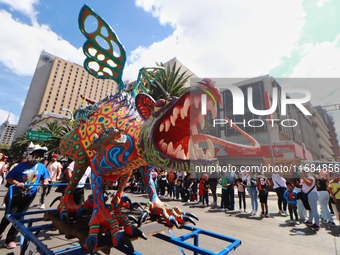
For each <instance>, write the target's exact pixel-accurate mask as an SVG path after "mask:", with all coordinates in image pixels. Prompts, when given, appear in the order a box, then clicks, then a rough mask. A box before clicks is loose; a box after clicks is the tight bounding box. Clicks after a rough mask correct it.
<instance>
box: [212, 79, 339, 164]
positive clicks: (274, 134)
mask: <svg viewBox="0 0 340 255" xmlns="http://www.w3.org/2000/svg"><path fill="white" fill-rule="evenodd" d="M218 83H219V82H218V80H217V84H218ZM231 84H233V85H235V86H237V87H239V88H240V89H241V90H242V92H243V95H244V101H245V105H244V109H245V110H244V115H234V114H233V95H232V93H231V92H230V90H229V89H227V90H222V91H221V95H222V102H223V106H222V107H219V108H218V110H217V119H224V118H225V117H228V118H229V119H230V120H232V121H233V123H235V124H237V125H238V126H239V127H240V128H241V129H243V130H244V131H245V132H247V133H248V134H250V135H251V136H252V137H254V138H255V139H256V140H257V141H258V142H259V143H260V145H261V149H260V151H259V152H256V153H245V152H238V151H235V150H232V149H229V148H215V150H216V155H217V157H219V161H220V164H232V165H240V164H243V165H261V164H263V163H264V158H272V162H274V161H275V162H276V161H277V160H279V159H287V160H288V161H289V160H290V159H292V160H293V159H299V160H310V161H313V160H319V159H322V160H325V159H327V161H334V160H335V157H334V155H335V153H334V150H333V149H334V148H333V146H332V143H331V136H330V134H329V129H328V127H327V125H326V124H325V122H324V121H323V119H322V118H321V116H320V114H319V113H318V111H317V110H316V109H315V108H314V107H313V106H312V105H311V104H310V103H309V102H308V103H307V104H304V106H305V108H306V109H307V110H308V111H309V112H310V113H311V114H312V115H305V114H304V113H303V112H301V110H300V109H299V108H298V107H296V106H295V105H293V104H291V105H287V114H286V115H282V114H281V113H282V111H281V110H282V109H281V92H282V88H281V86H280V85H279V83H278V82H277V81H276V80H275V79H274V78H273V77H271V76H269V75H266V76H260V77H255V78H252V79H247V80H243V81H236V82H232V83H231ZM249 87H251V88H252V93H253V95H252V98H253V106H254V108H255V109H257V110H267V109H269V108H270V106H271V102H273V88H276V89H277V93H278V96H277V100H278V101H277V107H276V110H275V112H274V113H272V114H271V115H270V116H259V115H255V114H253V113H252V112H251V111H250V110H249V108H248V105H247V101H248V96H249V95H248V88H249ZM266 97H267V98H266ZM287 98H289V96H287ZM268 104H269V105H268ZM208 116H209V117H208V118H209V122H210V123H213V122H212V116H211V114H209V115H208ZM269 119H273V120H274V119H275V121H272V122H271V121H269ZM248 121H250V122H248ZM249 123H251V124H249ZM282 123H284V124H282ZM206 132H208V133H210V134H212V135H214V136H218V137H220V138H223V139H226V140H228V141H231V142H235V143H240V144H247V145H252V144H251V143H250V142H249V141H248V140H247V139H246V138H245V137H244V136H242V135H241V134H239V133H238V132H237V131H236V130H235V129H234V128H232V127H231V126H230V125H229V124H225V125H216V126H215V127H213V126H212V125H210V127H209V129H208V130H207V131H206Z"/></svg>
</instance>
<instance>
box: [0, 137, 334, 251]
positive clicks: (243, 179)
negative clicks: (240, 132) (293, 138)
mask: <svg viewBox="0 0 340 255" xmlns="http://www.w3.org/2000/svg"><path fill="white" fill-rule="evenodd" d="M46 153H47V148H46V147H40V146H39V145H33V144H32V145H31V146H30V147H29V148H28V150H27V152H26V153H25V155H23V156H22V157H20V158H18V159H17V160H16V161H13V162H8V158H7V157H6V156H5V154H4V153H2V152H0V178H1V179H0V183H1V184H5V183H6V185H5V186H6V188H9V187H10V185H15V187H14V188H13V196H12V203H11V206H9V204H8V203H9V192H7V193H6V195H5V196H4V199H3V204H2V206H1V209H7V212H8V213H19V212H25V211H26V210H27V209H28V208H29V206H30V205H31V203H32V202H33V200H34V198H35V197H36V195H37V194H38V190H39V187H37V186H29V185H32V184H39V183H40V184H42V185H43V186H42V188H41V189H40V191H41V192H40V193H41V194H40V199H39V201H40V205H39V206H40V209H45V197H46V196H48V195H49V194H50V192H51V188H52V186H49V185H48V184H54V183H56V182H65V183H67V182H69V180H70V178H71V176H72V171H73V168H74V162H72V161H68V162H64V163H63V164H61V163H60V162H59V161H58V159H59V155H58V154H52V155H50V156H49V160H47V159H46V158H44V155H46ZM142 171H143V168H140V169H135V170H134V171H133V173H132V174H131V177H130V179H129V181H128V182H127V184H126V186H125V189H124V191H125V192H131V193H136V194H141V193H145V192H146V189H145V186H144V183H143V179H142ZM90 175H91V168H90V167H88V168H87V170H86V172H85V174H84V176H83V178H82V179H81V180H80V182H79V185H78V186H77V188H76V191H75V193H74V197H73V199H74V202H75V203H76V204H82V203H83V202H84V185H83V183H85V182H88V181H89V180H88V179H89V178H90ZM196 176H197V175H195V176H192V175H191V174H190V172H186V173H183V172H175V171H167V170H164V169H159V168H153V169H152V170H151V179H152V180H153V182H154V184H155V188H156V192H157V194H158V195H159V197H160V198H164V197H166V198H167V199H171V200H178V201H182V202H196V203H200V204H202V206H203V207H207V206H211V207H215V208H219V209H220V210H221V211H225V212H227V211H234V210H235V208H236V206H235V204H236V201H235V194H237V197H238V212H239V213H241V212H242V211H243V212H244V213H248V211H247V203H246V195H248V196H249V198H250V202H251V204H250V206H251V211H250V212H249V213H250V214H251V215H258V210H259V209H260V210H261V211H260V213H259V215H260V216H261V217H269V210H268V203H267V202H268V194H269V191H270V190H273V191H275V193H276V195H277V206H278V213H279V214H280V215H289V216H290V220H291V223H292V224H294V225H296V224H299V221H300V222H301V220H302V221H304V223H305V224H306V225H307V226H308V227H311V228H313V229H316V230H318V229H320V223H322V224H326V225H328V226H336V224H335V223H334V220H333V217H334V216H335V217H336V219H337V220H340V217H339V216H340V215H339V212H340V174H339V173H333V174H332V175H330V173H329V172H327V171H324V172H319V173H318V174H315V173H311V172H310V171H309V169H308V168H303V169H300V173H299V176H296V177H295V178H289V179H288V181H287V180H286V178H285V176H284V175H283V173H282V172H281V173H280V172H278V173H273V174H272V175H271V176H268V175H264V174H261V173H254V172H236V173H235V172H225V173H222V175H221V176H219V177H218V178H216V177H215V176H214V178H212V176H211V177H210V176H209V175H208V174H203V175H202V177H201V178H197V177H196ZM268 177H271V178H268ZM118 184H119V180H118V181H117V182H116V183H107V184H106V185H105V186H106V187H107V188H108V189H110V188H111V189H117V187H118ZM65 187H66V186H59V187H58V188H57V189H56V190H55V191H56V192H60V193H63V192H64V191H65ZM218 187H220V189H221V199H220V204H219V205H218V196H217V188H218ZM235 189H236V190H235ZM235 191H236V192H235ZM210 194H211V196H210ZM210 197H211V198H210ZM211 199H212V203H210V202H209V200H211ZM259 202H260V207H259ZM318 205H320V208H321V215H319V211H320V210H319V208H318ZM287 209H288V212H287ZM236 210H237V209H236ZM333 215H334V216H333ZM307 216H308V217H307ZM320 216H321V217H320ZM320 218H321V222H320ZM9 223H10V222H9V221H8V220H7V219H6V218H5V217H3V219H2V220H1V222H0V239H1V238H2V236H3V233H4V231H5V229H6V227H7V226H8V225H9ZM17 233H18V231H17V230H16V229H15V228H14V227H13V226H12V227H11V229H10V230H9V231H8V234H7V237H6V241H5V244H6V247H7V248H8V249H12V248H15V247H16V243H15V237H16V235H17Z"/></svg>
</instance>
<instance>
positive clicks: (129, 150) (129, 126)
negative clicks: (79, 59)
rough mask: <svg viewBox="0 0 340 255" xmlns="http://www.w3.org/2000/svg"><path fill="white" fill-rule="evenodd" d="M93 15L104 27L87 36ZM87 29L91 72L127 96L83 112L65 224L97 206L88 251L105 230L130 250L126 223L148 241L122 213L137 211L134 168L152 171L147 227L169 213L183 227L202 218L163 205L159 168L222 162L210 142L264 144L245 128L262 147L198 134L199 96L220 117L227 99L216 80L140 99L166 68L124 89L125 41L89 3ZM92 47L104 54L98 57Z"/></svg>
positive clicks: (74, 135) (147, 181)
mask: <svg viewBox="0 0 340 255" xmlns="http://www.w3.org/2000/svg"><path fill="white" fill-rule="evenodd" d="M90 15H92V16H94V17H95V18H96V19H97V20H98V29H97V30H95V31H94V32H92V33H87V32H86V31H85V22H86V18H87V17H88V16H90ZM79 26H80V28H81V31H82V32H83V34H84V35H85V36H86V38H87V39H88V40H87V41H86V42H85V44H84V52H85V54H86V56H87V59H86V60H85V63H84V65H85V68H86V69H87V70H88V71H89V72H90V73H92V74H94V75H95V76H96V77H101V78H104V79H106V78H112V79H114V80H115V81H116V82H117V84H118V89H119V91H118V92H117V94H115V95H111V96H108V97H106V98H105V99H103V100H101V101H99V102H97V103H94V102H91V101H90V100H88V102H90V103H91V104H93V103H94V104H93V105H89V106H87V107H86V108H84V109H79V110H78V111H77V112H76V114H75V121H77V124H76V126H75V128H74V129H73V130H72V131H70V132H69V133H68V134H67V135H66V136H65V137H64V138H63V140H62V142H61V147H60V150H61V153H62V154H64V155H67V156H68V157H70V158H72V159H74V161H75V165H74V171H73V175H72V178H71V180H70V182H69V185H68V186H67V188H66V192H65V194H64V196H63V197H62V198H61V200H60V204H59V206H58V210H59V212H60V217H61V218H62V219H68V215H69V213H78V214H82V213H83V212H84V208H93V211H92V217H91V220H90V223H89V227H90V231H89V237H88V239H87V241H86V247H87V248H89V249H90V250H91V251H93V249H94V248H95V247H96V245H97V242H98V233H99V232H106V231H110V234H111V237H112V242H113V244H114V245H127V246H128V247H129V248H130V249H132V250H133V247H132V244H131V242H130V241H129V239H128V238H126V236H124V235H122V234H121V233H119V231H118V230H119V228H118V227H119V223H120V224H122V225H123V226H124V230H125V232H126V233H127V234H129V235H135V236H141V237H144V235H143V233H142V232H141V231H140V230H139V229H138V228H137V227H135V226H134V225H133V221H131V220H129V217H128V216H127V215H125V214H123V213H122V212H121V210H120V208H121V207H122V206H125V205H130V206H133V204H131V202H129V201H128V200H127V199H125V198H124V197H123V193H122V191H123V189H124V187H125V184H126V182H127V181H128V179H129V176H130V174H131V172H132V170H134V169H136V168H139V167H141V166H142V167H144V171H143V173H142V177H143V181H144V185H145V187H146V190H147V192H148V194H149V198H150V202H148V203H147V204H146V207H145V208H144V211H143V212H142V215H141V217H140V221H139V225H140V224H141V223H142V222H143V220H144V219H145V218H146V217H147V215H148V214H149V213H155V214H158V215H160V216H162V217H163V218H164V220H165V221H166V222H167V224H169V225H176V226H178V223H185V222H187V221H190V222H192V223H194V221H193V220H192V218H191V217H193V218H196V216H194V215H193V214H190V213H186V212H184V211H181V210H180V209H179V208H177V207H170V206H168V205H167V204H165V203H163V202H161V201H160V199H159V198H158V196H157V193H156V189H155V185H154V183H153V180H152V178H151V166H155V167H158V168H163V169H168V170H173V171H187V172H188V171H191V170H192V169H194V167H195V165H200V166H209V165H215V164H216V163H217V162H218V161H217V159H216V158H215V153H214V149H213V145H212V143H211V141H210V140H214V143H217V144H220V145H223V146H227V147H232V148H235V149H237V150H243V151H256V150H258V149H259V148H260V146H259V144H258V143H257V141H256V140H255V139H253V138H252V137H250V136H249V135H247V134H246V133H244V132H243V131H242V130H239V131H240V132H241V133H242V134H243V135H244V136H245V137H247V139H249V140H250V141H251V142H252V143H253V145H254V146H244V145H238V144H234V143H231V142H228V141H224V140H221V139H218V138H214V137H212V136H209V135H203V134H197V126H198V125H200V126H201V127H202V125H203V122H202V120H204V117H203V116H202V115H201V111H200V104H197V100H196V99H197V98H198V97H199V98H200V96H201V94H202V93H207V92H208V94H209V95H210V98H209V99H208V102H207V110H209V111H211V112H212V113H213V116H214V114H216V102H217V101H220V97H219V93H218V90H217V89H215V88H214V82H212V81H211V80H209V79H205V80H203V81H202V82H201V83H200V84H198V85H197V87H196V88H193V89H192V90H190V91H189V92H187V93H185V94H183V95H182V96H181V97H180V98H175V97H171V98H167V99H161V100H158V101H157V102H155V101H154V100H153V99H152V98H151V97H150V96H149V95H147V94H138V95H137V96H136V97H134V94H135V93H136V92H137V91H138V90H139V89H138V86H139V87H140V89H142V90H143V91H147V88H148V86H149V85H150V83H152V82H153V81H154V80H155V79H156V78H157V77H158V76H159V75H160V73H161V71H162V69H160V68H151V69H148V68H142V69H141V70H140V75H139V77H138V82H137V84H136V87H135V88H134V90H133V93H132V95H129V94H127V93H126V92H123V88H124V83H123V82H122V81H121V76H122V70H123V67H124V64H125V58H126V55H125V50H124V48H123V46H122V44H121V43H120V42H119V40H118V38H117V36H116V35H115V34H114V32H113V30H112V29H111V28H110V27H109V26H108V25H107V24H106V23H105V21H103V20H102V19H101V18H100V17H99V16H98V15H97V14H96V13H94V12H93V10H91V9H90V8H89V7H87V6H86V5H85V6H84V7H83V9H82V11H81V13H80V15H79ZM103 27H104V28H105V29H106V31H107V35H105V36H104V35H102V34H101V33H102V32H103V29H102V28H103ZM105 29H104V30H105ZM97 36H100V37H101V38H102V39H104V40H105V41H106V42H107V43H108V44H109V48H108V49H103V48H102V47H101V46H99V44H98V40H96V37H97ZM114 43H115V44H116V46H118V48H119V50H120V56H118V57H116V56H113V45H112V44H114ZM91 50H92V51H93V50H95V51H96V53H94V54H91ZM111 59H112V62H113V63H115V64H116V65H115V66H114V67H112V65H111V64H110V60H111ZM90 62H96V63H97V64H98V65H99V68H98V70H94V69H92V68H90V65H89V63H90ZM194 102H195V103H194ZM220 102H221V101H220ZM221 103H222V102H221ZM200 141H208V145H209V149H208V150H206V151H205V152H203V150H202V149H201V148H199V146H198V142H200ZM209 141H210V142H209ZM89 165H91V168H92V198H91V199H88V200H86V202H85V204H84V205H83V206H81V205H75V204H74V202H73V197H72V196H73V193H74V191H75V188H76V187H77V184H78V183H79V181H80V179H81V177H82V176H83V174H84V173H85V171H86V168H87V167H88V166H89ZM119 178H120V183H119V187H118V190H117V193H116V195H115V196H114V197H113V199H112V201H111V203H110V204H106V201H105V198H104V193H103V187H102V186H103V182H104V181H110V182H115V181H117V180H118V179H119ZM196 219H197V218H196Z"/></svg>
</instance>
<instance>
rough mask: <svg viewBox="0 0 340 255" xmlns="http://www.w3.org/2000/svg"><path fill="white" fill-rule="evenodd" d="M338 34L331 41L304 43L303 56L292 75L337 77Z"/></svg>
mask: <svg viewBox="0 0 340 255" xmlns="http://www.w3.org/2000/svg"><path fill="white" fill-rule="evenodd" d="M339 43H340V35H338V36H337V38H336V39H335V40H334V41H333V42H322V43H317V44H315V45H313V44H305V45H303V47H302V50H301V54H302V55H303V58H302V59H301V61H300V62H299V63H298V64H297V65H296V66H295V67H294V69H293V72H292V75H291V76H292V77H339V76H340V65H339V59H340V47H339Z"/></svg>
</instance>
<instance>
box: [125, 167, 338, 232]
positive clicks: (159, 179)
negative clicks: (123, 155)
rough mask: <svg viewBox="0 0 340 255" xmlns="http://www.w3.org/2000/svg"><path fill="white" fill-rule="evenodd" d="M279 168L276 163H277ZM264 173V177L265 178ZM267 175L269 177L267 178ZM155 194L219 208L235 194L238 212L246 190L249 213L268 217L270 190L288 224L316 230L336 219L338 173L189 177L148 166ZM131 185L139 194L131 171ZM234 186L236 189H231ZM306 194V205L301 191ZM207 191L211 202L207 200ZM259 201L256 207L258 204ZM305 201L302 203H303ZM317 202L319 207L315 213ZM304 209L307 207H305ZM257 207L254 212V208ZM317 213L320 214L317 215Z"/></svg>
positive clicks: (231, 204) (229, 207)
mask: <svg viewBox="0 0 340 255" xmlns="http://www.w3.org/2000/svg"><path fill="white" fill-rule="evenodd" d="M278 166H279V167H280V165H278ZM266 176H267V177H266ZM268 177H270V178H268ZM152 179H153V180H154V183H155V187H156V190H157V194H158V195H159V196H160V198H162V197H167V198H168V199H173V200H180V201H182V202H188V201H193V202H198V203H201V204H202V206H203V207H207V206H211V207H215V208H216V207H217V208H218V207H219V208H220V210H221V211H233V210H235V194H237V197H238V212H242V211H243V212H245V213H248V211H247V204H246V193H247V194H248V196H249V198H250V202H251V204H250V206H251V211H250V212H249V213H250V214H251V215H257V214H259V215H260V216H261V217H269V211H268V194H269V191H270V190H273V191H274V192H275V193H276V196H277V207H278V214H280V215H283V216H285V215H286V216H287V215H289V216H290V220H291V223H292V224H294V225H298V224H300V223H299V221H303V222H304V223H305V224H306V225H307V226H309V227H311V228H313V229H316V230H318V229H320V218H321V223H322V224H326V225H328V226H336V224H335V223H334V219H333V215H334V216H335V217H336V219H338V220H339V212H340V184H339V183H340V182H339V181H340V174H339V173H334V174H333V175H332V176H330V173H329V172H327V171H324V172H320V173H315V172H313V173H311V172H310V171H309V169H308V168H303V169H300V172H299V176H295V177H294V178H291V176H290V178H289V179H288V181H287V180H286V178H284V175H283V173H282V172H277V173H273V174H272V175H271V176H268V175H264V174H261V173H254V172H238V173H237V174H236V173H235V172H225V173H223V174H222V176H221V177H220V178H209V175H208V174H203V176H202V178H193V177H192V176H191V175H190V173H189V172H187V173H180V172H174V171H166V170H164V169H157V168H154V169H152ZM132 184H133V185H134V186H135V191H134V192H135V193H143V192H144V190H145V189H144V187H143V182H142V180H141V178H140V179H139V178H138V174H134V175H133V176H132V177H131V179H130V181H129V183H128V184H127V188H126V189H127V190H129V187H130V186H131V185H132ZM218 186H220V187H221V201H220V205H218V204H217V187H218ZM235 189H237V191H236V192H235ZM303 193H304V196H306V199H308V200H307V205H306V203H305V202H306V201H305V199H303V195H302V194H303ZM210 194H211V195H212V200H213V201H212V203H211V204H210V203H209V197H210ZM259 203H260V207H259ZM304 204H305V205H304ZM318 205H320V208H321V215H319V209H318ZM306 208H307V209H306ZM259 209H260V210H261V211H260V212H258V210H259ZM320 216H321V217H320Z"/></svg>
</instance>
